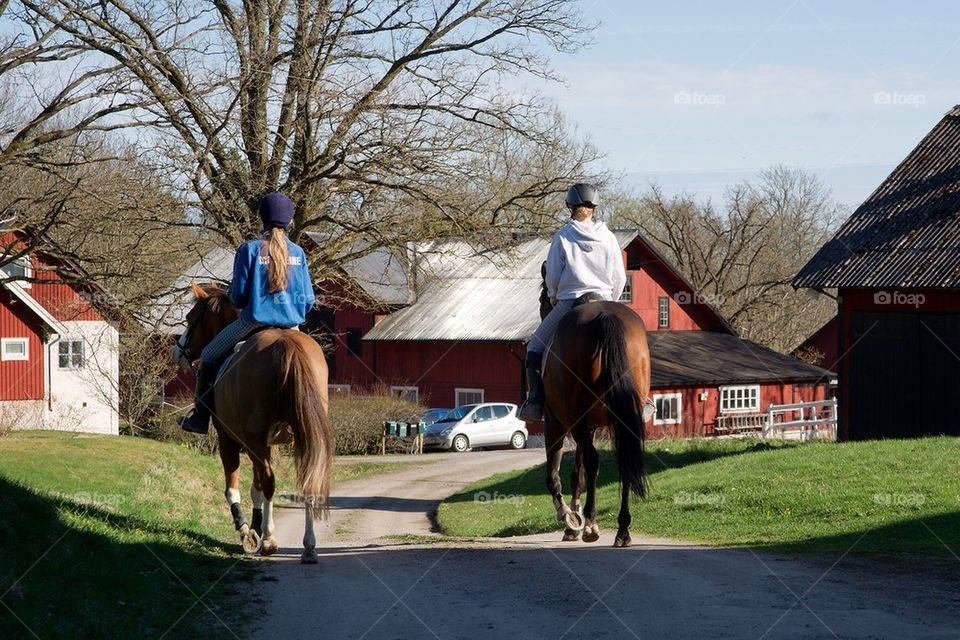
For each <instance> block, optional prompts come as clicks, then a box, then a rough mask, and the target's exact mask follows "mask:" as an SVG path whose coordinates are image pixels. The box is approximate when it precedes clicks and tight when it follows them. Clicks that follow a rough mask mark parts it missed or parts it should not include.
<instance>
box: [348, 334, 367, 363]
mask: <svg viewBox="0 0 960 640" xmlns="http://www.w3.org/2000/svg"><path fill="white" fill-rule="evenodd" d="M362 349H363V331H362V330H361V329H360V328H358V327H350V328H349V329H347V351H349V352H350V355H353V356H357V357H358V358H359V357H360V353H361V351H362Z"/></svg>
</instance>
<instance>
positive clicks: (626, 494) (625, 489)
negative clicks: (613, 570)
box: [613, 482, 631, 547]
mask: <svg viewBox="0 0 960 640" xmlns="http://www.w3.org/2000/svg"><path fill="white" fill-rule="evenodd" d="M630 520H631V518H630V486H629V485H628V484H627V483H626V482H624V483H622V485H621V487H620V514H619V515H618V516H617V537H616V538H614V540H613V546H615V547H629V546H630V544H631V540H630Z"/></svg>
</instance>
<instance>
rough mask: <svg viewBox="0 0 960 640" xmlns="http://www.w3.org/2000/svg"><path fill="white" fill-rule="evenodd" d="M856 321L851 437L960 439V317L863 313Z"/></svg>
mask: <svg viewBox="0 0 960 640" xmlns="http://www.w3.org/2000/svg"><path fill="white" fill-rule="evenodd" d="M852 320H853V322H852V334H851V342H850V344H851V345H852V347H851V348H850V351H849V354H848V363H849V369H848V370H849V380H850V386H849V389H850V397H849V398H848V399H847V402H849V403H850V414H849V415H850V431H849V436H850V438H851V439H854V440H865V439H870V438H903V437H915V436H922V435H933V434H943V433H946V434H952V435H960V420H958V417H957V415H958V414H957V410H956V409H955V406H954V405H955V402H954V399H955V398H957V397H958V396H960V314H948V313H942V314H941V313H913V312H872V311H871V312H868V311H860V312H854V314H853V319H852Z"/></svg>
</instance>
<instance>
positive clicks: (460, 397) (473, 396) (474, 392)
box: [456, 389, 483, 407]
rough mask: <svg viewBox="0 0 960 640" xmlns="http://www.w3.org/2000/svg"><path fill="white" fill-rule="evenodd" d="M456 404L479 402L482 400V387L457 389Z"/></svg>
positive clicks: (460, 405) (459, 405)
mask: <svg viewBox="0 0 960 640" xmlns="http://www.w3.org/2000/svg"><path fill="white" fill-rule="evenodd" d="M456 397H457V406H458V407H462V406H463V405H465V404H480V403H481V402H483V389H457V390H456Z"/></svg>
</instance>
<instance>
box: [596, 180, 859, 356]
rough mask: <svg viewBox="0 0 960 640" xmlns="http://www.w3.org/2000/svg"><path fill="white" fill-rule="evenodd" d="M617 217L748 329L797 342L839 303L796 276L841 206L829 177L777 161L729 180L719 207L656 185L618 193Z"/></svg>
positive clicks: (779, 342)
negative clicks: (753, 174) (753, 176)
mask: <svg viewBox="0 0 960 640" xmlns="http://www.w3.org/2000/svg"><path fill="white" fill-rule="evenodd" d="M613 209H614V220H615V223H616V224H619V225H621V226H624V225H625V226H632V227H637V228H639V229H641V230H642V231H643V233H644V234H646V236H647V238H648V239H650V240H652V241H653V242H654V244H655V245H656V246H657V247H658V248H660V249H661V250H662V251H663V252H664V253H665V255H666V256H667V257H668V258H669V259H670V260H671V262H673V264H674V265H675V266H676V267H677V268H678V269H680V271H681V272H682V273H683V274H684V275H686V276H687V277H688V278H689V279H690V281H691V282H692V283H693V285H694V286H696V287H697V289H698V290H699V292H700V293H701V294H703V296H704V297H705V299H706V300H707V301H709V302H711V303H713V304H714V305H715V306H716V307H717V308H718V310H719V311H720V312H721V313H722V314H723V315H724V317H725V318H726V319H727V320H728V321H729V322H730V323H731V324H732V325H733V326H734V327H735V328H736V329H737V330H738V331H739V332H740V334H741V335H743V336H744V337H746V338H749V339H751V340H755V341H756V342H759V343H761V344H764V345H767V346H769V347H772V348H774V349H777V350H780V351H789V350H791V349H793V348H795V347H796V346H797V345H798V344H799V343H800V342H801V341H802V340H804V339H805V338H806V337H808V336H809V335H810V334H811V333H813V331H815V330H816V329H817V328H819V327H820V326H821V325H822V324H823V323H824V322H826V320H827V319H829V318H830V317H831V316H832V314H833V313H835V312H836V308H835V305H834V304H833V301H832V300H831V299H830V298H829V297H827V296H821V297H820V298H817V299H813V298H811V297H810V296H809V295H807V294H806V293H805V292H798V291H794V289H793V288H792V286H791V285H790V282H791V280H792V279H793V277H794V275H795V274H796V273H797V271H798V270H799V269H800V268H801V267H802V266H803V265H804V264H805V263H806V261H807V260H808V259H809V258H810V256H811V255H812V254H813V253H814V252H815V251H816V250H817V249H819V248H820V246H821V245H822V244H823V243H824V242H825V241H826V240H827V239H829V237H830V235H831V233H832V231H833V230H834V229H835V225H836V224H837V223H838V222H839V220H840V219H841V216H842V210H841V208H840V207H839V206H838V205H837V204H836V203H834V202H833V200H832V199H831V197H830V193H829V191H828V190H827V189H826V188H825V187H824V185H823V183H822V182H821V181H820V180H819V179H818V178H817V177H816V176H813V175H811V174H808V173H805V172H802V171H799V170H794V169H789V168H786V167H782V166H776V167H773V168H771V169H769V170H766V171H764V172H762V173H761V174H760V176H759V179H758V180H757V181H755V182H754V183H743V184H739V185H736V186H734V187H732V188H731V189H729V190H728V192H727V195H726V197H725V199H724V201H723V203H722V208H718V207H717V206H715V205H714V203H712V202H710V201H706V202H703V201H700V200H698V199H696V198H695V197H693V196H690V195H679V196H675V197H672V198H667V197H665V196H664V195H663V193H662V192H661V191H660V189H659V188H657V187H652V188H651V189H650V191H649V192H648V193H647V194H646V195H644V196H642V197H639V198H636V197H631V196H629V195H626V196H625V195H621V196H620V197H619V198H617V199H615V201H614V205H613Z"/></svg>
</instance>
